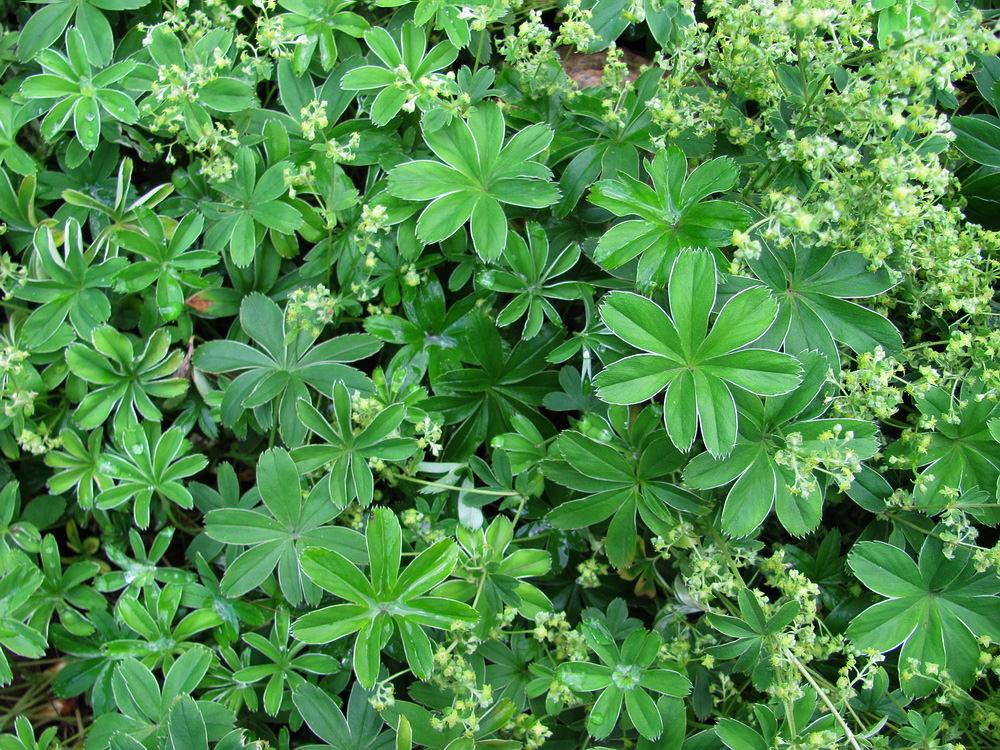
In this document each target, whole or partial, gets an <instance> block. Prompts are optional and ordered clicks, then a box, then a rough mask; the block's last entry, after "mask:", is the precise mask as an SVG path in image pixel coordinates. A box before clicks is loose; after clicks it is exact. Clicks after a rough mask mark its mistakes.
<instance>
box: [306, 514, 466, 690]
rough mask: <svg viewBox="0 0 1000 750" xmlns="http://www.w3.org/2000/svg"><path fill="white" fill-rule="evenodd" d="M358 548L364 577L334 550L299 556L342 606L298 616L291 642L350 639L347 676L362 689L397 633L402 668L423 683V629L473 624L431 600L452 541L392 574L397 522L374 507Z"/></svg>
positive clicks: (451, 604) (459, 608)
mask: <svg viewBox="0 0 1000 750" xmlns="http://www.w3.org/2000/svg"><path fill="white" fill-rule="evenodd" d="M365 543H366V546H367V549H368V560H369V575H368V576H366V575H365V574H364V573H362V572H361V571H360V570H359V569H358V568H357V567H356V566H355V565H354V564H353V563H352V562H351V561H350V560H348V559H347V558H346V557H344V556H343V555H342V554H340V553H339V552H337V551H336V550H334V549H328V548H319V547H314V548H311V549H307V550H306V551H305V552H304V553H303V555H302V567H303V569H304V570H305V572H306V575H308V576H309V578H310V579H311V580H312V581H313V583H315V584H316V585H317V586H319V587H320V588H322V589H324V590H326V591H329V592H330V593H331V594H333V595H334V596H337V597H339V598H341V599H344V600H346V601H347V602H349V603H347V604H334V605H333V606H330V607H324V608H323V609H319V610H315V611H312V612H309V613H307V614H305V615H303V616H302V617H300V618H299V619H298V620H297V621H296V623H295V625H294V627H293V635H294V636H295V638H297V639H298V640H300V641H302V642H304V643H329V642H330V641H334V640H337V639H339V638H343V637H344V636H346V635H350V634H351V633H357V636H356V638H355V643H354V672H355V674H356V675H357V678H358V682H359V683H361V686H362V687H364V688H366V689H368V690H370V689H371V688H372V687H373V686H374V685H375V681H376V679H377V676H378V670H379V663H380V653H381V650H382V648H383V647H384V646H385V644H386V643H387V642H388V640H389V638H390V636H391V635H392V632H393V630H398V631H399V635H400V638H401V639H402V641H403V649H404V652H405V656H406V661H407V663H408V664H409V665H410V668H411V669H412V670H413V673H414V674H415V675H416V676H417V677H418V678H420V679H426V678H427V677H428V676H429V675H430V672H431V669H432V667H433V650H432V645H431V641H430V638H429V637H428V636H427V633H425V632H424V630H423V628H424V627H429V628H436V629H439V630H441V629H448V628H450V627H451V626H452V625H453V624H454V623H455V622H464V623H467V624H472V623H475V621H476V620H477V618H478V614H477V613H476V610H474V609H473V608H472V607H470V606H469V605H467V604H463V603H462V602H457V601H454V600H452V599H445V598H442V597H437V596H434V595H433V593H432V590H433V589H434V588H435V587H436V586H437V585H438V584H440V583H441V582H443V581H444V580H445V579H446V578H447V577H448V576H449V575H450V574H451V571H452V569H453V568H454V567H455V563H456V562H457V560H458V549H457V547H456V546H455V542H454V541H453V540H451V539H442V540H441V541H439V542H437V543H435V544H433V545H431V546H430V547H428V548H427V549H425V550H424V551H423V552H421V553H420V554H419V555H417V556H416V558H414V559H413V561H412V562H411V563H410V564H409V565H407V566H406V567H405V568H404V569H403V570H402V572H400V560H401V556H402V529H401V527H400V525H399V520H398V519H397V518H396V516H395V514H393V512H392V511H391V510H389V509H388V508H376V509H375V510H374V511H373V513H372V516H371V520H370V521H369V522H368V527H367V529H366V531H365Z"/></svg>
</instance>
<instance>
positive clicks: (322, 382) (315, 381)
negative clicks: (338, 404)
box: [194, 293, 382, 447]
mask: <svg viewBox="0 0 1000 750" xmlns="http://www.w3.org/2000/svg"><path fill="white" fill-rule="evenodd" d="M240 325H241V326H242V327H243V330H244V331H245V332H246V333H247V335H249V336H250V338H251V339H252V340H253V341H255V342H256V343H257V344H259V345H260V348H259V349H258V348H254V347H252V346H249V345H248V344H244V343H241V342H239V341H233V340H229V339H223V340H216V341H209V342H208V343H206V344H203V345H202V346H200V347H199V348H198V349H197V350H196V351H195V353H194V364H195V366H196V367H197V368H199V369H201V370H204V371H205V372H212V373H224V372H238V371H242V374H240V375H239V376H238V377H236V379H235V380H233V381H232V382H231V383H229V385H228V387H227V388H226V392H225V395H224V396H223V399H222V407H221V412H222V422H223V424H225V425H227V426H232V425H234V424H236V422H237V421H238V420H239V419H240V417H241V416H242V415H243V412H244V410H246V409H253V411H254V415H255V417H256V419H257V421H258V422H259V423H260V424H261V425H262V426H263V427H264V428H265V429H266V428H268V427H271V425H272V424H273V423H274V422H273V420H275V419H277V420H278V424H279V426H280V430H281V436H282V439H283V440H284V441H285V444H286V445H288V446H290V447H294V446H296V445H300V444H301V443H302V441H303V440H305V437H306V434H307V430H306V426H305V424H303V423H302V421H301V420H300V419H299V415H298V412H297V410H296V403H297V402H298V401H299V400H300V399H302V400H308V399H309V391H310V390H314V391H318V392H320V393H325V394H329V393H332V392H333V384H334V383H335V382H337V381H341V382H343V383H345V384H346V385H347V386H349V387H350V388H353V389H355V390H363V391H370V390H371V387H372V386H371V381H369V380H368V378H366V377H365V376H364V375H362V374H361V372H359V371H358V370H356V369H355V368H353V367H349V366H348V365H345V364H344V363H345V362H353V361H355V360H358V359H362V358H364V357H368V356H370V355H372V354H374V353H375V352H377V351H378V350H379V348H380V347H381V346H382V344H381V342H380V341H378V340H377V339H376V338H375V337H373V336H369V335H367V334H345V335H343V336H337V337H335V338H332V339H328V340H326V341H323V342H322V343H320V344H317V345H316V346H313V342H314V341H315V335H314V334H312V333H311V332H310V331H309V330H307V329H305V328H302V329H298V330H297V331H295V330H293V331H289V330H288V329H287V328H286V322H285V316H284V315H283V314H282V312H281V308H279V307H278V305H277V304H275V303H274V301H272V300H271V299H269V298H268V297H265V296H264V295H263V294H258V293H254V294H250V295H247V296H246V297H245V298H244V299H243V303H242V304H241V305H240Z"/></svg>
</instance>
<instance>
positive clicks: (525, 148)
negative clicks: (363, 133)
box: [388, 104, 559, 260]
mask: <svg viewBox="0 0 1000 750" xmlns="http://www.w3.org/2000/svg"><path fill="white" fill-rule="evenodd" d="M505 132H506V122H505V120H504V116H503V113H502V112H501V111H500V110H499V109H498V108H497V107H496V106H495V105H493V104H481V105H479V106H478V107H476V108H475V109H474V110H473V111H472V114H470V115H469V117H468V121H466V120H462V119H460V118H455V119H454V120H452V122H451V123H450V124H449V125H447V126H445V127H443V128H440V129H438V130H434V131H433V132H431V131H428V130H426V129H425V130H424V133H423V135H424V141H425V142H426V143H427V146H428V147H429V148H430V149H431V151H433V152H434V154H435V155H436V156H437V157H438V158H439V159H440V160H441V161H434V160H431V159H417V160H414V161H409V162H406V163H404V164H400V165H399V166H397V167H395V168H394V169H393V170H392V171H391V172H390V173H389V188H388V189H389V193H390V194H391V195H394V196H395V197H397V198H403V199H404V200H411V201H431V202H430V203H429V204H428V205H427V206H426V207H425V208H424V209H423V211H422V212H421V214H420V218H419V219H418V220H417V237H418V238H419V239H420V241H422V242H424V243H425V244H430V243H433V242H441V241H442V240H445V239H447V238H448V237H451V236H452V235H453V234H454V233H455V232H457V231H458V230H459V229H461V228H462V226H464V225H465V224H466V223H468V224H469V228H470V231H471V234H472V244H473V246H474V247H475V249H476V253H478V255H479V257H480V258H483V259H484V260H496V259H497V258H499V257H500V255H501V254H502V253H503V251H504V248H505V247H506V246H507V216H506V214H505V213H504V209H503V205H504V204H507V205H513V206H520V207H523V208H536V209H537V208H545V207H546V206H551V205H552V204H553V203H555V202H556V201H557V200H559V189H558V188H557V187H556V185H555V183H553V182H552V181H551V177H552V173H551V172H550V171H549V169H548V168H547V167H545V166H544V165H543V164H542V163H541V162H539V161H537V160H536V158H537V157H538V155H539V154H541V153H542V152H543V151H544V150H545V149H546V148H548V146H549V143H550V142H551V140H552V136H553V132H552V129H551V128H550V127H549V126H548V125H545V124H542V123H538V124H535V125H529V126H528V127H526V128H524V129H523V130H521V131H520V132H518V133H517V134H516V135H513V136H511V137H510V138H509V139H507V140H506V141H505V140H504V134H505Z"/></svg>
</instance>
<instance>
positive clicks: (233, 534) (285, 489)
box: [205, 448, 367, 604]
mask: <svg viewBox="0 0 1000 750" xmlns="http://www.w3.org/2000/svg"><path fill="white" fill-rule="evenodd" d="M257 488H258V490H259V492H260V497H261V500H262V501H263V503H264V508H263V509H260V510H247V509H244V508H232V507H230V508H220V509H218V510H212V511H209V512H208V513H207V514H206V516H205V533H206V534H207V535H208V536H209V537H211V538H212V539H215V540H216V541H219V542H223V543H225V544H238V545H243V546H246V547H247V549H246V550H245V551H244V552H243V553H242V554H240V555H239V557H237V558H236V559H235V560H233V561H232V563H231V564H230V565H229V567H228V568H227V569H226V574H225V576H224V577H223V579H222V592H223V593H224V594H226V595H227V596H242V595H244V594H246V593H247V592H248V591H250V590H252V589H254V588H256V587H257V586H259V585H261V584H262V583H263V582H264V581H265V580H266V579H267V577H268V576H270V575H271V573H273V572H274V570H275V568H277V570H278V582H279V584H280V586H281V590H282V593H284V595H285V598H287V599H288V601H289V602H291V603H292V604H300V603H301V602H302V601H307V602H310V603H313V604H315V603H316V602H318V601H319V590H318V589H317V588H316V587H315V586H314V585H313V584H312V582H311V581H310V580H309V579H308V578H306V577H305V576H304V575H303V574H302V565H301V562H300V560H301V557H302V553H303V551H304V550H305V549H306V548H307V547H314V546H319V547H329V548H333V549H337V550H339V551H340V553H341V554H342V555H345V556H346V559H349V560H351V561H354V562H358V563H364V562H366V560H367V558H366V556H365V549H364V543H363V539H362V538H361V535H360V534H358V533H357V532H355V531H352V530H351V529H348V528H345V527H343V526H329V525H327V524H328V523H329V522H330V521H331V520H333V519H334V518H335V517H336V516H337V515H338V513H339V512H340V511H339V509H338V508H337V506H335V505H334V504H333V503H331V502H330V499H329V496H328V494H327V493H326V491H325V488H324V487H319V488H318V489H317V488H314V489H313V491H312V492H310V493H309V494H308V495H306V496H305V497H303V495H302V492H301V489H300V482H299V470H298V469H297V468H296V466H295V463H294V461H292V458H291V456H290V455H289V454H288V452H287V451H284V450H282V449H280V448H275V449H273V450H269V451H265V452H264V453H263V454H262V455H261V458H260V461H259V463H258V465H257Z"/></svg>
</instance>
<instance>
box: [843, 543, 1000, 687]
mask: <svg viewBox="0 0 1000 750" xmlns="http://www.w3.org/2000/svg"><path fill="white" fill-rule="evenodd" d="M847 562H848V564H849V565H850V567H851V570H852V571H854V575H856V576H857V577H858V578H859V579H860V580H861V582H862V583H863V584H865V586H867V587H868V588H869V589H871V590H872V591H874V592H875V593H877V594H880V595H882V596H884V597H887V598H886V599H885V600H884V601H881V602H879V603H878V604H875V605H873V606H871V607H869V608H868V609H866V610H865V611H864V612H862V613H861V614H860V615H858V616H857V617H855V618H854V619H853V620H852V621H851V624H850V625H849V626H848V628H847V636H848V637H849V638H851V640H853V641H854V644H855V645H856V646H857V647H858V648H861V649H866V648H873V649H876V650H877V651H881V652H883V653H884V652H887V651H892V650H893V649H895V648H898V647H899V646H900V645H901V644H902V646H903V648H902V650H901V651H900V654H899V669H900V673H901V683H902V686H903V690H904V691H906V693H907V694H909V695H912V696H925V695H928V694H929V693H930V692H932V691H933V690H934V689H935V687H936V684H935V683H934V682H933V681H932V680H930V679H928V678H926V677H923V676H920V675H918V674H915V673H914V670H913V668H912V667H911V666H910V661H911V660H916V661H917V662H919V663H920V665H921V666H920V671H921V672H923V673H925V674H926V673H927V669H928V668H927V665H930V664H933V665H936V666H937V667H938V668H941V669H947V670H948V674H949V675H950V676H951V679H953V680H954V681H955V682H956V684H958V685H959V687H963V688H968V687H969V686H971V685H972V683H973V681H974V680H975V675H976V669H977V668H978V666H979V646H978V644H977V642H976V639H977V638H978V637H983V636H985V637H987V638H989V639H990V640H992V641H993V642H994V643H997V642H1000V623H998V621H997V618H996V612H997V607H998V602H1000V600H998V599H997V596H996V595H997V594H998V593H1000V580H998V579H997V576H996V575H995V573H994V572H993V571H985V572H982V573H977V572H976V569H975V566H974V565H973V562H972V553H971V551H970V550H968V549H966V548H964V547H959V548H957V549H953V550H952V551H951V557H950V558H949V557H945V555H944V550H943V545H942V542H941V540H940V538H938V537H937V536H935V535H930V536H928V537H927V539H926V541H925V542H924V544H923V546H922V547H921V549H920V555H919V560H918V561H917V562H914V561H913V559H912V558H911V557H910V556H909V555H908V554H906V552H904V551H903V550H901V549H899V548H898V547H894V546H892V545H891V544H886V543H884V542H859V543H858V544H856V545H855V546H854V549H853V550H851V554H850V555H849V556H848V558H847Z"/></svg>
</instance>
